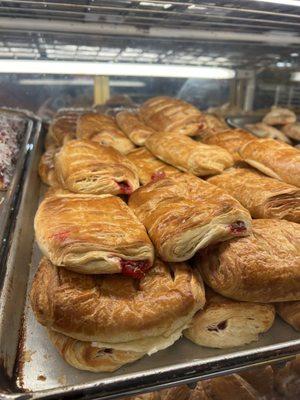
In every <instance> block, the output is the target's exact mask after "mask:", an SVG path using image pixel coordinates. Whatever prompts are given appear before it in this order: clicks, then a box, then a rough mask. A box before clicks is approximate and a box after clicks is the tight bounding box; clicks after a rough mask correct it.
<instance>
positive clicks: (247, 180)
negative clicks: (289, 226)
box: [208, 168, 300, 223]
mask: <svg viewBox="0 0 300 400" xmlns="http://www.w3.org/2000/svg"><path fill="white" fill-rule="evenodd" d="M208 181H209V182H210V183H212V184H214V185H216V186H218V187H219V188H221V189H223V190H225V191H226V192H227V193H228V194H230V195H231V196H233V197H234V198H236V199H237V200H238V201H239V202H240V203H241V204H242V205H243V206H244V207H245V208H247V210H249V211H250V214H251V215H252V217H253V218H275V219H286V220H289V221H293V222H298V223H300V189H299V188H297V187H296V186H293V185H289V184H288V183H285V182H282V181H279V180H277V179H273V178H269V177H268V176H266V175H264V174H262V173H260V172H258V171H256V170H254V169H248V168H231V169H229V170H227V171H225V172H223V173H222V174H220V175H216V176H213V177H212V178H210V179H209V180H208Z"/></svg>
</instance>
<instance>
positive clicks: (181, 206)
mask: <svg viewBox="0 0 300 400" xmlns="http://www.w3.org/2000/svg"><path fill="white" fill-rule="evenodd" d="M129 206H130V207H131V208H132V210H133V211H134V212H135V214H136V216H137V217H138V218H139V220H140V221H141V222H142V223H143V224H144V225H145V227H146V229H147V231H148V234H149V236H150V238H151V240H152V242H153V244H154V246H155V248H156V251H157V253H158V254H159V256H160V257H161V258H162V259H163V260H165V261H174V262H177V261H185V260H189V259H190V258H191V257H192V256H193V255H194V254H195V253H196V251H197V250H200V249H202V248H203V247H206V246H208V245H210V244H213V243H216V242H220V241H223V240H228V239H230V238H232V237H235V236H244V235H248V234H249V232H250V230H251V217H250V215H249V213H248V211H246V210H245V209H244V208H243V207H242V206H241V205H240V204H239V203H238V202H237V201H236V200H234V199H233V198H232V197H231V196H228V195H227V194H225V193H224V192H223V191H222V190H220V189H218V188H216V187H215V186H213V185H210V184H209V183H207V182H205V181H203V180H201V179H199V178H196V177H195V176H193V175H190V174H181V173H179V174H177V175H172V177H169V178H163V179H160V180H158V181H156V182H151V183H148V184H147V185H146V186H143V187H141V188H139V189H138V190H136V191H135V192H134V193H133V194H132V195H131V196H130V199H129Z"/></svg>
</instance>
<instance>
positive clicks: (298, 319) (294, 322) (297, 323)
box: [276, 301, 300, 331]
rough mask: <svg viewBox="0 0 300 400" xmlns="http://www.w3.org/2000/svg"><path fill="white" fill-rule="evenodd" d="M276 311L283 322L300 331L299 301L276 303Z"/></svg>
mask: <svg viewBox="0 0 300 400" xmlns="http://www.w3.org/2000/svg"><path fill="white" fill-rule="evenodd" d="M276 311H277V313H278V314H279V315H280V317H281V318H282V319H283V320H284V321H285V322H287V323H288V324H289V325H291V326H292V327H293V328H294V329H296V330H297V331H300V301H286V302H283V303H277V304H276Z"/></svg>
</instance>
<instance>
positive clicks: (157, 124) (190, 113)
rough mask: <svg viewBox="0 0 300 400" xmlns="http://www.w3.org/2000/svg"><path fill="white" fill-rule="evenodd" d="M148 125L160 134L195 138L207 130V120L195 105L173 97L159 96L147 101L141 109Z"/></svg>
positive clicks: (143, 119) (142, 116)
mask: <svg viewBox="0 0 300 400" xmlns="http://www.w3.org/2000/svg"><path fill="white" fill-rule="evenodd" d="M140 116H141V119H142V121H144V122H145V124H146V125H148V126H150V127H151V128H152V129H154V130H156V131H158V132H174V133H179V134H182V135H188V136H195V135H198V134H199V133H200V132H201V130H202V129H204V128H205V118H204V116H203V114H202V113H201V111H200V110H198V109H197V108H196V107H194V106H193V105H191V104H189V103H187V102H185V101H183V100H180V99H175V98H172V97H167V96H158V97H153V98H151V99H150V100H148V101H146V102H145V103H144V104H143V105H142V107H141V108H140Z"/></svg>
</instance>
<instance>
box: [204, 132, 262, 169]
mask: <svg viewBox="0 0 300 400" xmlns="http://www.w3.org/2000/svg"><path fill="white" fill-rule="evenodd" d="M253 139H255V137H254V136H253V135H251V133H249V132H246V131H244V130H243V129H227V130H223V131H222V132H217V133H213V134H210V135H209V134H208V135H206V136H204V137H203V138H202V139H201V140H202V142H203V143H205V144H210V145H217V146H220V147H222V148H223V149H225V150H227V151H228V152H229V153H230V154H231V155H232V157H233V159H234V161H240V160H241V157H240V156H239V153H238V150H239V148H240V147H241V146H243V145H244V144H246V143H248V142H249V140H253Z"/></svg>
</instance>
